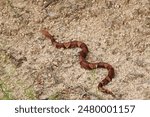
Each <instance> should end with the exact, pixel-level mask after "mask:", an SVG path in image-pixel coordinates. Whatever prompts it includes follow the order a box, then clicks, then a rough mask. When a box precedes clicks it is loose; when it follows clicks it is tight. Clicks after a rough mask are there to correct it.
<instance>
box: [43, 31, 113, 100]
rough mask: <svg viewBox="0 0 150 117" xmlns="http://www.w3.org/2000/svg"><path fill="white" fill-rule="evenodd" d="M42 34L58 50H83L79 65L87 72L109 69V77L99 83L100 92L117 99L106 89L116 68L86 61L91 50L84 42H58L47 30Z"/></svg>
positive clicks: (106, 64) (102, 63) (103, 63)
mask: <svg viewBox="0 0 150 117" xmlns="http://www.w3.org/2000/svg"><path fill="white" fill-rule="evenodd" d="M40 32H41V33H42V34H43V35H44V36H45V37H46V38H48V39H50V41H51V43H52V45H54V46H55V47H56V48H58V49H59V48H64V49H68V48H81V51H80V52H79V63H80V65H81V68H84V69H86V70H93V69H97V68H104V69H107V71H108V75H107V76H106V77H105V78H104V79H102V80H101V81H100V82H99V83H98V86H97V88H98V90H100V91H101V92H103V93H105V94H110V95H112V96H113V97H115V95H114V93H113V92H112V91H110V90H108V89H106V88H105V85H107V84H108V83H109V82H111V81H112V79H113V78H114V76H115V72H114V68H113V67H112V65H110V64H108V63H106V62H96V63H91V62H88V61H87V60H86V56H87V54H88V52H89V49H88V47H87V45H86V44H85V43H83V42H82V41H69V42H63V43H61V42H57V41H56V39H55V38H54V36H53V35H51V34H50V33H49V32H48V31H47V30H46V29H42V30H40Z"/></svg>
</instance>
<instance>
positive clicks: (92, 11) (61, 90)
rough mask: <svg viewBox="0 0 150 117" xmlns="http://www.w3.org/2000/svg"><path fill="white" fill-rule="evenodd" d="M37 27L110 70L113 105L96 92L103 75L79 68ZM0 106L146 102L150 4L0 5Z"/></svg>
mask: <svg viewBox="0 0 150 117" xmlns="http://www.w3.org/2000/svg"><path fill="white" fill-rule="evenodd" d="M43 28H47V30H48V31H49V32H50V33H51V34H52V35H54V36H55V37H56V38H57V39H58V41H60V42H68V41H71V40H79V41H83V42H84V43H86V44H87V45H88V48H89V51H90V52H89V54H88V56H87V60H88V61H90V62H98V61H103V62H108V63H109V64H111V65H112V66H113V67H114V69H115V74H116V75H115V78H114V79H113V80H112V82H110V83H109V84H108V85H107V86H106V87H107V88H108V89H110V90H111V91H112V92H113V93H114V94H115V95H116V98H113V97H112V96H111V95H107V94H104V93H102V92H100V91H98V90H97V85H98V83H99V81H101V80H102V79H103V78H104V77H105V76H106V75H107V70H105V69H96V70H91V71H89V70H85V69H83V68H81V67H80V64H79V59H78V52H79V51H80V49H67V50H64V49H56V48H55V47H54V46H52V44H51V43H50V41H48V40H46V39H45V37H44V36H43V35H42V34H41V33H40V30H41V29H43ZM0 99H50V100H51V99H100V100H107V99H114V100H115V99H122V100H124V99H150V0H0Z"/></svg>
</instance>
